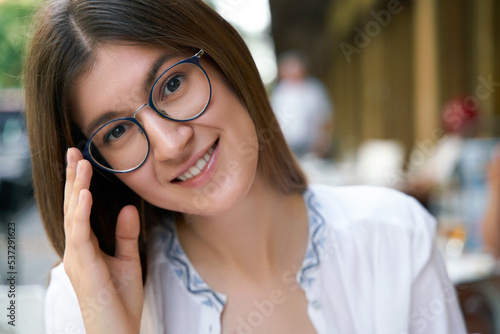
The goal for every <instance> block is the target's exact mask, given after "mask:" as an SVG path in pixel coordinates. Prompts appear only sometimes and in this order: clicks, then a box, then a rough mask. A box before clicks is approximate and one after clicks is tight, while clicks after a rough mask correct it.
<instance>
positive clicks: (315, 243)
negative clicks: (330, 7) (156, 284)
mask: <svg viewBox="0 0 500 334" xmlns="http://www.w3.org/2000/svg"><path fill="white" fill-rule="evenodd" d="M303 197H304V202H305V204H306V208H307V215H308V220H309V222H308V224H309V237H308V242H307V250H306V253H305V256H304V259H303V261H302V267H301V269H300V271H299V272H298V273H297V281H298V283H299V284H300V286H302V287H303V288H305V287H310V286H311V284H312V283H313V282H314V281H315V279H314V278H313V277H311V274H312V272H313V269H314V268H316V267H318V266H319V264H320V254H319V248H323V244H324V236H323V233H321V231H322V230H323V227H324V226H325V220H324V218H323V216H322V215H321V213H320V210H321V205H320V204H319V202H318V201H317V199H316V197H315V196H314V194H313V193H312V192H311V191H310V190H306V191H305V192H304V195H303ZM173 224H174V223H173V222H171V223H165V224H163V226H164V227H165V232H166V235H165V236H162V241H163V242H166V243H167V249H166V256H167V258H168V259H169V260H171V262H172V264H173V266H174V273H175V274H176V276H177V278H179V280H181V281H182V283H183V285H185V286H186V288H187V290H188V291H189V292H191V293H192V294H195V295H198V296H205V297H206V299H205V300H204V301H203V302H202V304H203V305H205V306H208V307H210V308H218V309H219V308H220V309H221V310H222V309H223V308H224V305H225V302H226V298H225V296H224V295H223V294H220V293H218V292H216V291H214V290H213V289H212V288H210V287H209V286H208V284H207V283H206V282H205V281H204V280H203V278H201V276H200V275H199V274H198V273H197V272H196V269H195V268H194V267H193V265H192V264H191V262H190V261H189V259H188V257H187V255H186V254H185V252H184V250H183V249H182V246H181V244H180V242H179V239H178V237H177V231H176V228H175V225H173Z"/></svg>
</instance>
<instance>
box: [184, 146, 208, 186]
mask: <svg viewBox="0 0 500 334" xmlns="http://www.w3.org/2000/svg"><path fill="white" fill-rule="evenodd" d="M213 152H214V149H213V147H211V148H210V149H209V150H208V152H207V153H205V155H204V156H202V157H201V158H200V159H199V160H198V161H196V163H195V164H194V166H192V167H191V168H189V170H188V171H187V172H185V173H183V174H181V175H179V176H178V177H177V178H178V179H179V180H181V181H187V180H189V179H192V178H193V177H195V176H196V175H198V174H200V173H201V171H202V170H203V168H205V166H206V165H207V163H208V161H209V160H210V157H211V156H212V153H213Z"/></svg>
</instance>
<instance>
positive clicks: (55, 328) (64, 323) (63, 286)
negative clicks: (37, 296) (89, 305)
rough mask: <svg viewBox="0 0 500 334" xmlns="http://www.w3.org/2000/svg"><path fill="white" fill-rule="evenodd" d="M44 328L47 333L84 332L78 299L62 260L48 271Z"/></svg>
mask: <svg viewBox="0 0 500 334" xmlns="http://www.w3.org/2000/svg"><path fill="white" fill-rule="evenodd" d="M45 329H46V332H47V333H66V332H68V331H73V332H75V333H77V332H78V330H80V332H81V333H84V332H85V331H84V324H83V319H82V315H81V312H80V306H79V304H78V299H77V297H76V293H75V291H74V290H73V286H72V285H71V281H70V280H69V277H68V275H66V271H64V264H63V263H62V262H61V263H60V264H59V265H57V266H56V267H54V268H53V269H52V270H51V271H50V282H49V286H48V288H47V293H46V295H45Z"/></svg>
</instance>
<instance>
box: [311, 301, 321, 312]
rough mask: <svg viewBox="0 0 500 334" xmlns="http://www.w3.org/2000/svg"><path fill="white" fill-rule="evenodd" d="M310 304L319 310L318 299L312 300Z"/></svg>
mask: <svg viewBox="0 0 500 334" xmlns="http://www.w3.org/2000/svg"><path fill="white" fill-rule="evenodd" d="M311 304H312V307H313V309H315V310H319V309H320V308H321V303H320V302H319V300H313V302H312V303H311Z"/></svg>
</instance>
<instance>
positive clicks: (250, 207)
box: [177, 181, 308, 276]
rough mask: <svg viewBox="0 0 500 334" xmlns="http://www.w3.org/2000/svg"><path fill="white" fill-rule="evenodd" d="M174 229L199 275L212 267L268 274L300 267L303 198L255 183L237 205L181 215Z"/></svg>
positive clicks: (304, 215)
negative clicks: (209, 214) (215, 211)
mask: <svg viewBox="0 0 500 334" xmlns="http://www.w3.org/2000/svg"><path fill="white" fill-rule="evenodd" d="M184 220H185V221H187V222H188V223H180V224H178V226H177V228H178V231H179V239H180V241H181V243H182V245H183V248H184V250H185V251H186V253H187V255H188V256H189V258H190V260H191V261H192V263H193V265H194V266H195V267H196V268H197V270H198V271H200V273H201V272H202V271H203V270H204V269H206V270H212V271H213V270H214V268H219V269H220V268H224V270H225V271H226V272H227V271H231V272H237V273H239V274H243V275H246V276H248V275H256V274H257V273H258V274H259V275H269V274H272V272H274V273H276V272H282V271H283V270H286V269H290V267H291V266H297V265H300V263H301V261H302V258H303V255H304V252H305V248H306V246H307V236H308V220H307V212H306V208H305V204H304V201H303V198H302V195H301V194H294V195H284V194H282V193H280V192H278V191H276V190H274V189H270V188H269V187H267V186H265V185H263V184H261V183H260V182H258V181H256V182H255V183H254V185H253V186H252V188H251V190H250V192H249V193H248V194H247V196H246V197H245V198H244V199H243V200H242V201H240V203H239V204H238V205H237V206H236V207H234V208H232V209H231V210H230V211H228V212H225V213H223V214H221V215H218V216H215V217H202V216H192V215H191V216H185V217H184Z"/></svg>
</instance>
